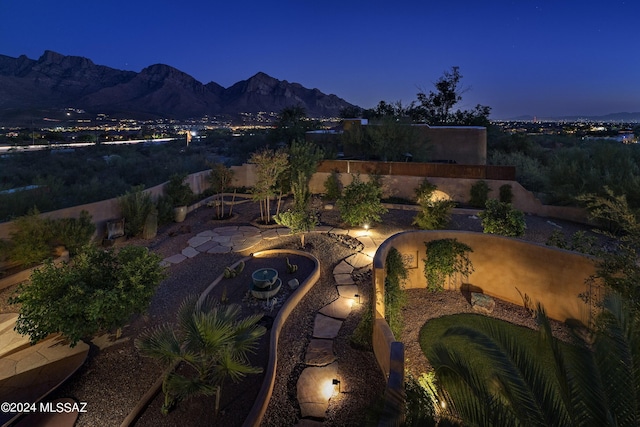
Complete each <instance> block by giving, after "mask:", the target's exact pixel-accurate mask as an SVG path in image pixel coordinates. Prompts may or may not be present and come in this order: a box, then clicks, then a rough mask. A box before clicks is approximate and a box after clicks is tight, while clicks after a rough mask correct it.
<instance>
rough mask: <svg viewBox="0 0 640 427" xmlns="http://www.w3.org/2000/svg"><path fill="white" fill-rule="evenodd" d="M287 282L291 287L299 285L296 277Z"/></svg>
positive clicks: (294, 287) (295, 287)
mask: <svg viewBox="0 0 640 427" xmlns="http://www.w3.org/2000/svg"><path fill="white" fill-rule="evenodd" d="M287 284H288V285H289V287H290V288H291V289H297V288H298V286H300V282H298V279H291V280H289V281H288V282H287Z"/></svg>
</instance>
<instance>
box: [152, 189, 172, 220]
mask: <svg viewBox="0 0 640 427" xmlns="http://www.w3.org/2000/svg"><path fill="white" fill-rule="evenodd" d="M156 209H157V210H158V224H169V223H171V222H173V219H174V217H175V215H174V213H173V203H171V199H169V197H167V196H160V197H158V200H156Z"/></svg>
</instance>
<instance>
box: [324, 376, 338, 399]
mask: <svg viewBox="0 0 640 427" xmlns="http://www.w3.org/2000/svg"><path fill="white" fill-rule="evenodd" d="M333 381H336V380H333ZM333 381H331V380H329V379H327V380H325V381H323V382H322V389H321V393H322V397H324V398H325V399H326V400H329V399H331V396H333V393H334V392H335V388H336V387H335V385H334V382H333Z"/></svg>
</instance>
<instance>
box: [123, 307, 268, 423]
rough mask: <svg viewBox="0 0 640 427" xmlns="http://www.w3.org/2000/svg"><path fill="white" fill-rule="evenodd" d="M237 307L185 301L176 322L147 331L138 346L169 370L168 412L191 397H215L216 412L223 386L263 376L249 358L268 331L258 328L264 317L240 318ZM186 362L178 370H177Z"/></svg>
mask: <svg viewBox="0 0 640 427" xmlns="http://www.w3.org/2000/svg"><path fill="white" fill-rule="evenodd" d="M240 314H241V308H240V306H239V305H237V304H229V305H221V304H219V303H218V302H217V301H216V300H214V299H212V298H209V297H207V298H204V299H202V300H199V299H198V297H197V296H189V297H187V298H186V299H185V300H184V301H183V302H182V304H181V305H180V308H179V309H178V313H177V323H176V324H175V325H172V324H164V325H161V326H158V327H157V328H155V329H152V330H148V331H145V332H144V333H143V334H142V335H141V336H140V338H139V339H137V340H136V342H135V345H136V348H138V350H140V352H141V353H142V354H144V355H145V356H149V357H153V358H156V359H159V360H160V361H161V362H163V363H164V364H166V365H167V367H168V369H167V371H166V374H165V378H164V381H163V384H162V390H163V392H164V395H165V402H164V405H163V407H162V411H163V413H167V412H168V411H169V410H170V409H171V408H172V407H173V406H174V405H175V404H177V403H178V402H179V401H181V400H183V399H186V398H187V397H189V396H192V395H196V394H203V395H207V396H211V395H214V394H215V395H216V407H215V412H216V413H217V412H218V408H219V401H220V393H221V387H222V384H223V382H224V381H225V380H226V379H227V378H230V379H231V380H232V381H234V382H237V381H239V380H241V379H242V378H244V377H245V376H246V375H248V374H257V373H260V372H262V368H259V367H254V366H251V364H250V361H249V360H248V357H247V356H248V354H249V353H253V352H254V351H255V349H256V348H257V346H258V339H259V338H260V337H261V336H262V335H264V333H265V331H266V329H265V328H264V327H263V326H260V325H258V324H257V322H258V321H259V320H260V318H261V317H262V316H261V315H252V316H248V317H245V318H241V317H240ZM180 362H182V363H184V365H185V367H184V369H181V370H180V372H178V371H177V367H178V365H179V364H180Z"/></svg>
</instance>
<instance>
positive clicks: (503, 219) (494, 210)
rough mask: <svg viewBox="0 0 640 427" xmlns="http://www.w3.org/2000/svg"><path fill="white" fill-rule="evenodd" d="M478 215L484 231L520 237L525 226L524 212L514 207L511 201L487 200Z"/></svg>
mask: <svg viewBox="0 0 640 427" xmlns="http://www.w3.org/2000/svg"><path fill="white" fill-rule="evenodd" d="M479 216H480V218H481V219H482V228H483V231H484V232H485V233H490V234H499V235H501V236H507V237H520V236H523V235H524V230H525V229H526V228H527V224H526V221H525V218H524V213H522V212H521V211H519V210H517V209H515V208H514V207H513V206H512V205H511V203H502V202H500V201H498V200H488V201H487V205H486V208H485V210H484V211H482V212H480V214H479Z"/></svg>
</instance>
